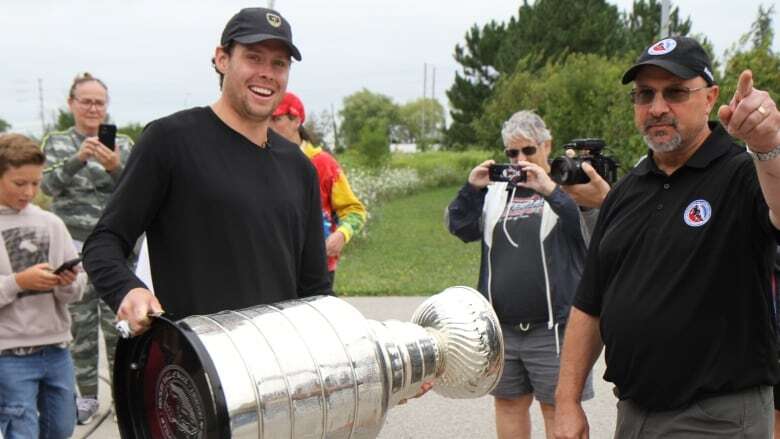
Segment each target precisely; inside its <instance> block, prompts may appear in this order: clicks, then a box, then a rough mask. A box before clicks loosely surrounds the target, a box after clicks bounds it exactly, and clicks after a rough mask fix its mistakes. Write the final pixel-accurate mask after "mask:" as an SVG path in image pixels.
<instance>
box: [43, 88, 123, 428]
mask: <svg viewBox="0 0 780 439" xmlns="http://www.w3.org/2000/svg"><path fill="white" fill-rule="evenodd" d="M108 103H109V97H108V87H106V85H105V83H104V82H103V81H101V80H100V79H98V78H96V77H94V76H92V75H90V74H89V73H83V74H80V75H78V76H76V78H75V79H74V80H73V83H72V84H71V87H70V93H69V94H68V102H67V104H68V109H69V110H70V112H71V113H72V114H73V121H74V126H72V127H70V128H68V129H67V130H65V131H59V132H52V133H49V134H48V135H46V137H45V138H44V139H43V152H44V153H45V154H46V169H45V171H44V176H43V181H42V182H41V189H42V190H43V192H44V193H45V194H46V195H49V196H50V197H51V198H52V204H51V210H52V211H53V212H54V213H55V214H57V215H58V216H59V217H60V218H62V220H63V221H64V222H65V225H66V226H67V227H68V231H69V232H70V234H71V236H73V241H74V244H75V245H76V248H77V250H78V251H81V245H82V244H83V241H84V240H85V239H86V238H87V236H89V234H90V232H91V231H92V228H93V227H94V226H95V224H96V223H97V221H98V219H99V218H100V215H101V213H102V212H103V208H104V207H105V206H106V204H107V203H108V200H109V198H110V197H111V194H112V193H113V191H114V187H115V185H116V182H117V180H118V179H119V176H120V175H121V174H122V169H123V167H124V164H125V163H126V161H127V158H128V156H129V155H130V149H131V147H132V146H133V142H132V140H131V139H130V138H129V137H127V136H125V135H122V134H116V127H115V126H114V125H106V124H105V121H106V116H107V111H108ZM70 312H71V318H72V320H73V337H74V341H73V344H72V345H71V352H72V353H73V360H74V363H75V367H76V383H77V387H78V389H79V393H80V395H81V396H80V398H79V399H78V400H77V403H78V422H79V424H82V425H83V424H87V423H89V422H90V421H91V420H92V418H93V417H94V415H95V414H96V413H97V411H98V408H99V406H98V402H97V401H98V399H97V394H98V393H97V391H98V375H97V371H98V326H99V325H100V323H101V322H102V327H103V334H104V337H105V339H106V345H107V349H106V352H107V354H108V355H107V356H108V362H109V370H112V369H113V360H114V358H113V356H114V346H115V345H116V339H117V335H116V330H115V329H114V326H113V321H114V313H113V311H111V309H110V308H109V307H108V306H107V305H106V304H105V303H103V302H102V301H101V300H99V297H98V294H97V292H96V291H95V289H94V287H93V286H92V283H91V282H90V284H89V287H88V288H87V291H86V292H85V293H84V298H83V299H82V300H81V301H80V302H78V303H76V304H73V305H71V307H70Z"/></svg>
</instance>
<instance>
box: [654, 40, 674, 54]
mask: <svg viewBox="0 0 780 439" xmlns="http://www.w3.org/2000/svg"><path fill="white" fill-rule="evenodd" d="M675 47H677V41H675V40H674V39H673V38H667V39H665V40H661V41H659V42H657V43H655V44H653V45H652V46H650V48H649V49H647V53H648V54H649V55H656V56H657V55H666V54H667V53H669V52H671V51H672V50H674V48H675Z"/></svg>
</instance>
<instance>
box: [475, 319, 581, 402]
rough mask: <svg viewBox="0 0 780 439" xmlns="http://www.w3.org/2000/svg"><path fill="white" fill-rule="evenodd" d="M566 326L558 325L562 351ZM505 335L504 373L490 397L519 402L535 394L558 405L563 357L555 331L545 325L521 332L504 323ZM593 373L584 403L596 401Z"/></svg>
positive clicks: (540, 398)
mask: <svg viewBox="0 0 780 439" xmlns="http://www.w3.org/2000/svg"><path fill="white" fill-rule="evenodd" d="M564 329H565V326H563V325H560V326H558V334H559V338H560V347H561V348H563V332H564ZM501 331H502V332H503V334H504V373H503V375H502V376H501V379H500V380H499V382H498V385H497V386H496V388H495V389H493V391H492V392H490V394H491V395H493V396H495V397H497V398H502V399H517V398H519V397H521V396H523V395H528V394H533V395H534V396H535V397H536V399H537V400H539V401H540V402H543V403H545V404H550V405H555V386H557V385H558V370H559V369H560V365H561V358H560V356H558V353H557V351H556V343H555V329H547V325H546V324H542V325H538V326H535V327H532V328H531V329H529V330H528V331H522V330H520V329H518V327H517V326H512V325H505V324H501ZM592 375H593V373H592V372H591V373H589V374H588V378H587V380H586V381H585V388H584V389H583V392H582V400H583V401H586V400H588V399H591V398H593V377H592Z"/></svg>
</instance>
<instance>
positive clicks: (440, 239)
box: [335, 186, 479, 296]
mask: <svg viewBox="0 0 780 439" xmlns="http://www.w3.org/2000/svg"><path fill="white" fill-rule="evenodd" d="M458 188H459V186H452V187H446V188H437V189H431V190H427V191H424V192H420V193H417V194H415V195H412V196H409V197H404V198H399V199H395V200H392V201H389V202H386V203H384V204H383V205H382V206H381V207H379V208H378V209H377V210H376V211H375V213H374V214H373V216H372V218H371V219H370V220H369V224H368V226H367V227H368V235H367V236H365V237H358V238H356V239H354V240H353V241H352V242H350V243H349V244H348V245H347V247H346V249H345V251H344V253H343V255H342V258H341V262H340V263H339V267H338V269H337V270H336V284H335V290H336V293H337V294H338V295H341V296H390V295H399V296H411V295H431V294H435V293H438V292H439V291H441V290H443V289H445V288H447V287H449V286H453V285H467V286H471V287H474V286H476V283H477V276H478V274H479V243H478V242H472V243H468V244H465V243H463V242H462V241H461V240H459V239H458V238H456V237H454V236H452V235H450V234H449V232H447V229H446V228H445V227H444V209H445V208H446V207H447V204H449V202H450V201H451V200H452V199H453V198H454V197H455V194H456V193H457V191H458Z"/></svg>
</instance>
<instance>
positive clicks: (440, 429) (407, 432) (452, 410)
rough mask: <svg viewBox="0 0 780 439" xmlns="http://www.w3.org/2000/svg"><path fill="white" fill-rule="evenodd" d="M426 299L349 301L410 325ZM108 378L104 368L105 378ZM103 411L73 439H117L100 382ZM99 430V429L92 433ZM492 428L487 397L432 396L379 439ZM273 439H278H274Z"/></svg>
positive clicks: (592, 418)
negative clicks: (97, 418) (98, 423)
mask: <svg viewBox="0 0 780 439" xmlns="http://www.w3.org/2000/svg"><path fill="white" fill-rule="evenodd" d="M424 299H425V298H424V297H382V298H370V297H357V298H347V300H348V301H349V302H350V303H352V304H353V305H355V306H356V307H357V308H358V309H359V310H360V311H361V312H362V313H363V315H364V316H366V317H367V318H369V319H375V320H388V319H397V320H402V321H408V320H409V318H410V317H411V315H412V313H413V311H414V309H415V308H416V307H417V305H419V304H420V303H421V302H422V301H423V300H424ZM603 374H604V362H603V359H600V360H599V361H598V363H597V365H596V368H595V371H594V384H595V386H596V398H594V399H593V400H591V401H588V402H587V403H585V405H584V406H585V411H586V412H587V414H588V421H589V423H590V426H591V437H592V438H594V439H602V438H603V439H607V438H611V437H612V432H613V431H614V425H615V422H614V417H615V397H614V396H613V395H612V391H611V386H610V385H609V383H605V382H604V381H603V380H602V379H601V376H602V375H603ZM107 375H108V372H107V367H106V366H105V363H103V366H102V369H101V376H103V377H106V376H107ZM100 392H101V407H102V408H103V410H102V413H101V414H103V415H105V420H104V421H103V422H102V423H101V424H100V425H97V421H95V422H94V423H93V424H92V425H87V426H83V427H77V428H76V433H75V435H74V438H85V437H89V438H95V439H115V438H119V433H118V431H117V427H116V423H115V422H114V421H113V417H112V415H111V413H108V412H107V411H106V408H108V407H109V406H110V399H109V393H110V392H109V389H108V386H107V385H106V384H105V383H104V382H101V389H100ZM531 410H532V422H533V437H534V438H539V439H543V438H544V431H543V428H542V427H543V424H542V419H541V415H540V412H539V409H538V404H534V406H533V407H532V408H531ZM95 427H97V429H96V430H95V431H94V432H92V433H90V430H93V429H94V428H95ZM495 437H496V428H495V425H494V423H493V401H492V398H491V397H489V396H485V397H482V398H478V399H470V400H452V399H446V398H442V397H441V396H439V395H437V394H436V393H434V392H430V393H428V394H426V395H425V396H423V397H422V398H419V399H416V400H412V401H410V402H409V403H407V404H406V405H402V406H398V407H395V408H393V409H391V410H390V412H389V413H388V415H387V419H386V421H385V425H384V427H383V428H382V432H381V433H380V435H379V439H423V438H424V439H455V438H462V439H481V438H485V439H488V438H495ZM271 439H275V438H271Z"/></svg>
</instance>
